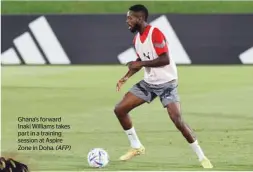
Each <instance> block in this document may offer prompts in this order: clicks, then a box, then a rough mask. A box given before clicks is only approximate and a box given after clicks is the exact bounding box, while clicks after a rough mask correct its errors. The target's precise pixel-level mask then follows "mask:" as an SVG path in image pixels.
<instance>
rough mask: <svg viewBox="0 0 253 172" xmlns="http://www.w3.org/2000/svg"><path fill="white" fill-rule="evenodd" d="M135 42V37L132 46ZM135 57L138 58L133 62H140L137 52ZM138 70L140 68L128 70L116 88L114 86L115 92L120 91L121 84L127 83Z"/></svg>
mask: <svg viewBox="0 0 253 172" xmlns="http://www.w3.org/2000/svg"><path fill="white" fill-rule="evenodd" d="M135 40H136V36H135V37H134V39H133V46H135ZM136 55H137V56H138V58H137V59H136V60H135V61H141V58H140V57H139V55H138V53H137V52H136ZM129 63H131V62H129ZM129 63H128V64H129ZM128 64H127V65H128ZM140 69H141V67H140V68H136V69H129V70H128V72H127V73H126V74H125V75H124V76H123V77H122V78H121V79H120V80H119V81H118V83H117V86H116V89H117V91H119V90H120V88H121V86H122V85H123V84H125V83H126V81H127V80H128V79H129V78H130V77H131V76H133V75H134V74H135V73H137V72H139V71H140Z"/></svg>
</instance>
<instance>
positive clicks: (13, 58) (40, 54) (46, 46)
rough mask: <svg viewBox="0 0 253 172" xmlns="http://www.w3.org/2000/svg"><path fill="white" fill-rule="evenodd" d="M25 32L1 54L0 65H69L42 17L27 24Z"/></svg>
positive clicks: (58, 43) (61, 48)
mask: <svg viewBox="0 0 253 172" xmlns="http://www.w3.org/2000/svg"><path fill="white" fill-rule="evenodd" d="M29 28H30V31H27V32H25V33H23V34H21V35H20V36H18V37H17V38H15V39H14V40H13V43H14V47H11V48H9V49H7V50H6V51H5V52H3V53H2V54H1V63H2V64H21V63H22V61H23V63H25V64H36V65H44V64H70V60H69V58H68V56H67V54H66V53H65V51H64V49H63V47H62V45H61V44H60V42H59V40H58V39H57V37H56V35H55V34H54V32H53V30H52V28H51V26H50V25H49V23H48V21H47V19H46V18H45V17H44V16H41V17H39V18H37V19H36V20H34V21H32V22H31V23H29Z"/></svg>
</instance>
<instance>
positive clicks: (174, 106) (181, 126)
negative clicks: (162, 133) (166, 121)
mask: <svg viewBox="0 0 253 172" xmlns="http://www.w3.org/2000/svg"><path fill="white" fill-rule="evenodd" d="M166 108H167V111H168V113H169V116H170V118H171V120H172V121H173V123H174V124H175V126H176V127H177V129H178V130H179V131H180V132H181V133H182V135H183V136H184V138H185V139H186V140H187V142H188V143H189V144H190V147H191V148H192V149H193V151H194V152H195V153H196V155H197V156H198V159H199V161H200V162H201V165H202V166H203V167H204V168H212V167H213V166H212V164H211V162H210V161H209V160H208V159H207V158H206V156H205V155H204V152H203V150H202V149H201V147H200V145H199V144H198V140H197V139H196V137H195V136H194V134H193V131H192V130H191V128H190V127H189V126H188V125H187V124H186V122H185V121H184V120H183V118H182V115H181V109H180V103H179V102H171V103H169V104H168V105H167V106H166Z"/></svg>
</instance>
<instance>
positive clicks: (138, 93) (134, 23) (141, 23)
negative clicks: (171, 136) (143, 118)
mask: <svg viewBox="0 0 253 172" xmlns="http://www.w3.org/2000/svg"><path fill="white" fill-rule="evenodd" d="M147 18H148V10H147V8H146V7H145V6H143V5H139V4H138V5H134V6H131V7H130V8H129V11H128V12H127V20H126V23H127V24H128V26H129V28H128V29H129V30H130V31H131V32H132V33H135V32H137V34H136V36H135V37H134V40H133V43H134V47H135V50H136V53H137V55H138V58H137V60H136V61H132V62H129V63H128V68H129V70H128V72H127V73H126V74H125V76H124V77H123V78H121V79H120V80H119V81H118V83H117V91H119V90H120V88H121V87H122V85H123V84H124V83H125V82H126V81H127V80H128V79H129V78H130V77H131V76H132V75H134V74H135V73H136V72H138V71H139V70H140V69H141V68H144V79H143V80H141V81H140V82H138V83H137V84H135V85H134V86H133V87H132V88H131V89H130V90H129V91H128V92H127V93H126V94H125V96H124V97H123V99H122V100H121V101H120V102H119V103H118V104H117V105H116V107H115V109H114V112H115V114H116V116H117V118H118V120H119V122H120V124H121V126H122V128H123V129H124V130H125V133H126V135H127V136H128V139H129V141H130V144H131V149H130V150H129V151H128V152H127V153H126V154H124V155H122V156H121V157H120V160H122V161H125V160H129V159H131V158H133V157H134V156H137V155H141V154H144V153H145V148H144V146H143V145H142V143H141V141H140V140H139V138H138V136H137V134H136V131H135V128H134V126H133V124H132V121H131V118H130V116H129V114H128V113H129V112H130V111H131V110H133V109H134V108H136V107H138V106H140V105H142V104H143V103H145V102H148V103H150V102H151V101H153V100H154V99H155V98H156V97H159V98H160V101H161V103H162V105H163V107H164V108H166V109H167V112H168V114H169V116H170V118H171V120H172V121H173V123H174V124H175V126H176V127H177V129H178V130H179V131H180V132H181V133H182V135H183V136H184V138H185V139H186V140H187V142H188V143H189V145H190V147H191V148H192V149H193V151H194V152H195V153H196V154H197V157H198V159H199V161H200V163H201V165H202V166H203V168H212V167H213V166H212V164H211V162H210V161H209V160H208V158H207V157H206V156H205V155H204V153H203V151H202V149H201V147H200V145H199V144H198V141H197V139H196V138H195V136H194V135H193V131H192V130H191V129H190V127H189V126H188V125H187V124H186V123H185V122H184V120H183V119H182V116H181V110H180V101H179V96H178V93H177V85H178V83H177V79H178V76H177V68H176V65H175V62H174V61H173V59H172V58H171V57H169V53H168V52H169V49H168V45H167V40H166V39H165V36H164V35H163V33H162V32H161V31H160V30H159V29H158V28H156V27H153V26H151V25H150V24H148V23H147Z"/></svg>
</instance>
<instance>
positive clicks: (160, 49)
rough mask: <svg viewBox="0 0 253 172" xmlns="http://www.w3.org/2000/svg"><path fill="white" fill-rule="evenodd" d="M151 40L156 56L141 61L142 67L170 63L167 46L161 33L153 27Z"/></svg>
mask: <svg viewBox="0 0 253 172" xmlns="http://www.w3.org/2000/svg"><path fill="white" fill-rule="evenodd" d="M152 42H153V45H154V48H155V51H156V53H157V55H158V57H157V58H156V59H154V60H148V61H142V62H141V63H142V66H143V67H160V66H165V65H168V64H170V58H169V53H168V46H167V42H166V38H165V36H164V35H163V33H162V32H161V31H160V30H159V29H157V28H155V29H154V30H153V33H152Z"/></svg>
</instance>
